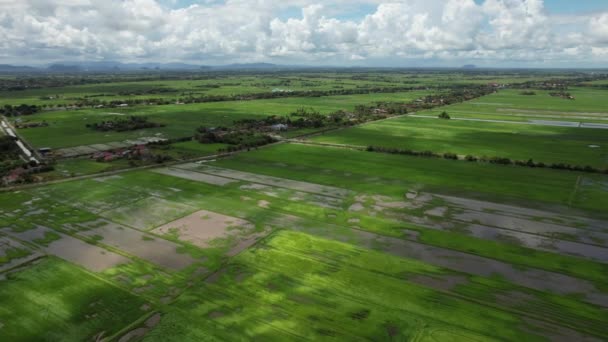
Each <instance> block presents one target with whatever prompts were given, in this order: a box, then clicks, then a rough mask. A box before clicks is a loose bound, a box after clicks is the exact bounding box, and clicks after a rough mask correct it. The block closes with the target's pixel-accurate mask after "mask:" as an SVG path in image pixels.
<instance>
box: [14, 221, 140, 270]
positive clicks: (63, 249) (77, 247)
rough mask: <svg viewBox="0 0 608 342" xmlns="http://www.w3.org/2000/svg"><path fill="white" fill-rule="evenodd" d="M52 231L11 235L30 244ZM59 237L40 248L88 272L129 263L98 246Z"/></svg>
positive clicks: (45, 230) (42, 228) (125, 259)
mask: <svg viewBox="0 0 608 342" xmlns="http://www.w3.org/2000/svg"><path fill="white" fill-rule="evenodd" d="M51 231H53V230H51V229H49V228H46V227H38V228H36V229H34V230H28V231H26V232H23V233H11V234H14V235H15V236H16V237H17V238H19V239H23V240H27V241H29V242H32V243H33V241H32V240H35V239H37V238H41V237H44V235H45V234H46V233H47V232H51ZM55 233H56V234H58V235H59V236H60V239H58V240H55V241H53V242H51V243H50V244H49V245H48V246H40V247H41V249H42V250H43V251H44V252H45V253H46V254H50V255H54V256H56V257H59V258H61V259H64V260H67V261H70V262H73V263H75V264H77V265H80V266H82V267H84V268H86V269H88V270H89V271H93V272H102V271H105V270H107V269H108V268H112V267H115V266H118V265H120V264H126V263H129V262H130V261H129V259H127V258H125V257H123V256H122V255H119V254H116V253H114V252H111V251H108V250H106V249H103V248H101V247H98V246H94V245H91V244H88V243H86V242H84V241H82V240H79V239H76V238H74V237H72V236H69V235H65V234H62V233H58V232H55Z"/></svg>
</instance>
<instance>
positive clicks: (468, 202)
mask: <svg viewBox="0 0 608 342" xmlns="http://www.w3.org/2000/svg"><path fill="white" fill-rule="evenodd" d="M434 196H436V197H439V198H441V199H443V200H445V201H447V202H449V203H450V204H451V206H454V207H459V208H462V209H465V210H470V211H479V212H488V211H491V212H493V213H496V214H501V215H507V216H513V217H520V218H524V219H529V220H535V219H536V221H539V220H538V219H543V220H547V221H549V220H552V221H559V222H560V225H564V226H573V227H579V226H584V227H585V229H589V230H595V231H599V232H608V228H607V227H608V222H606V221H602V220H595V219H591V218H586V217H580V216H575V215H568V214H566V213H563V212H560V213H555V212H550V211H545V210H538V209H530V208H523V207H517V206H513V205H507V204H499V203H493V202H487V201H480V200H473V199H468V198H462V197H454V196H446V195H434Z"/></svg>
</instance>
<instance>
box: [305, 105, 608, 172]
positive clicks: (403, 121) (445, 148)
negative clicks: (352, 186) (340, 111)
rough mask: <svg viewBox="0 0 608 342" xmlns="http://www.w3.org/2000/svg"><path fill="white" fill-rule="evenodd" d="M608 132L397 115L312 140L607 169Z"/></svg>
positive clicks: (603, 130)
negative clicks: (393, 117) (388, 119)
mask: <svg viewBox="0 0 608 342" xmlns="http://www.w3.org/2000/svg"><path fill="white" fill-rule="evenodd" d="M606 133H607V131H606V130H605V129H591V128H588V129H581V128H572V127H550V126H536V125H527V124H525V123H522V124H515V123H514V124H504V123H494V122H475V121H458V120H433V119H428V118H415V117H401V118H396V119H393V120H390V121H382V122H376V123H370V124H367V125H363V126H359V127H356V128H353V129H349V130H342V131H337V132H332V133H330V134H323V135H319V136H316V137H314V138H313V139H312V140H313V141H317V142H323V143H334V144H347V145H357V146H368V145H374V146H379V147H387V148H399V149H410V150H414V151H433V152H436V153H446V152H451V153H456V154H460V155H467V154H471V155H474V156H477V157H482V156H485V157H487V158H491V157H504V158H509V159H512V160H524V161H527V160H528V159H533V160H534V161H537V162H543V163H546V164H550V163H567V164H571V165H580V166H586V165H590V166H593V167H597V168H601V169H605V168H608V134H606ZM555 146H559V148H555ZM590 146H598V147H597V148H592V147H590ZM531 147H532V148H531Z"/></svg>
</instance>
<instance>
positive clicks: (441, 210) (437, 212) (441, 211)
mask: <svg viewBox="0 0 608 342" xmlns="http://www.w3.org/2000/svg"><path fill="white" fill-rule="evenodd" d="M447 212H448V208H447V207H436V208H432V209H429V210H427V211H425V212H424V214H425V215H428V216H434V217H444V216H445V214H446V213H447Z"/></svg>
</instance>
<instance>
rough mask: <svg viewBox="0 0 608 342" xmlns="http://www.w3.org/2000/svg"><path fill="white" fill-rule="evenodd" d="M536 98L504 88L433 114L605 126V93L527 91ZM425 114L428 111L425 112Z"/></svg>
mask: <svg viewBox="0 0 608 342" xmlns="http://www.w3.org/2000/svg"><path fill="white" fill-rule="evenodd" d="M531 91H533V92H535V93H536V95H532V96H527V95H521V94H520V93H521V90H518V89H506V90H500V91H499V92H497V93H494V94H491V95H488V96H484V97H482V98H479V99H475V100H472V101H469V102H466V103H459V104H455V105H451V106H447V107H444V108H440V109H436V110H433V111H431V112H430V113H432V114H434V115H437V114H439V113H440V112H442V111H444V110H445V111H447V112H448V113H449V114H450V116H452V117H464V118H481V119H499V120H516V121H527V120H529V119H536V120H559V121H576V122H577V121H582V122H600V123H607V121H606V120H605V119H606V118H608V112H607V111H606V106H608V100H606V98H605V97H606V96H604V95H605V91H604V90H601V89H593V88H585V87H571V88H570V89H568V90H567V92H569V93H571V94H572V95H573V96H574V97H575V100H565V99H561V98H559V97H553V96H550V95H549V93H550V92H552V91H545V90H537V89H531ZM425 113H428V112H425Z"/></svg>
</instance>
